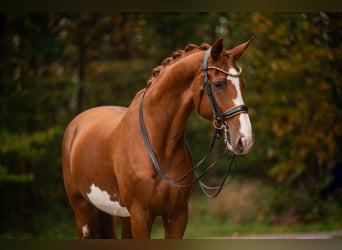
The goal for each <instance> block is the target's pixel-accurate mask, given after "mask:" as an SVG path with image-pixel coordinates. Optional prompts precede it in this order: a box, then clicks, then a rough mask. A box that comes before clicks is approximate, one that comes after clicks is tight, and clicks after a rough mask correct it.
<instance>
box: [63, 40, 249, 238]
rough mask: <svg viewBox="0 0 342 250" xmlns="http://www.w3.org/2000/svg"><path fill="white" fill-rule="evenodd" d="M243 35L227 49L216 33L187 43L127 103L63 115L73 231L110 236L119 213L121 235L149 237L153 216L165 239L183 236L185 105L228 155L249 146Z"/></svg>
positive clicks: (187, 162)
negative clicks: (219, 137)
mask: <svg viewBox="0 0 342 250" xmlns="http://www.w3.org/2000/svg"><path fill="white" fill-rule="evenodd" d="M251 41H252V39H250V40H249V41H247V42H245V43H242V44H240V45H238V46H236V47H235V48H233V49H231V50H225V49H224V48H223V41H222V39H218V40H217V41H216V42H215V43H214V44H213V45H212V46H210V45H208V44H202V45H201V46H197V45H193V44H189V45H188V46H186V48H185V49H184V50H178V51H176V52H174V53H173V54H172V57H169V58H167V59H165V60H164V61H163V63H162V65H161V66H158V67H156V68H155V69H154V70H153V71H152V77H151V78H150V80H149V81H148V84H147V87H146V88H145V89H144V90H142V91H140V92H138V93H137V94H136V96H135V98H134V99H133V100H132V102H131V104H130V105H129V107H128V108H126V107H118V106H103V107H96V108H92V109H89V110H86V111H84V112H82V113H81V114H79V115H78V116H76V117H75V118H74V119H73V120H72V121H71V122H70V124H69V125H68V127H67V129H66V131H65V134H64V138H63V145H62V165H63V177H64V184H65V188H66V192H67V196H68V199H69V201H70V204H71V206H72V208H73V210H74V214H75V217H76V224H77V232H78V236H79V238H113V237H116V220H115V218H116V217H122V238H149V237H150V232H151V228H152V224H153V221H154V219H155V217H157V216H161V218H162V221H163V225H164V228H165V238H182V237H183V234H184V231H185V227H186V224H187V219H188V201H189V198H190V193H191V185H188V184H189V183H190V184H191V183H192V182H193V181H194V179H195V174H194V173H193V172H191V169H192V168H193V164H192V159H191V156H190V155H189V151H188V148H187V142H186V139H185V129H186V124H187V120H188V119H189V116H190V114H191V112H192V110H194V108H196V109H197V110H198V112H199V114H200V115H201V116H202V117H204V118H206V119H207V120H209V121H211V122H212V124H213V125H214V127H216V129H217V130H219V131H221V132H222V134H223V135H224V138H225V143H226V147H227V148H228V149H229V150H230V151H232V152H233V153H234V154H246V153H248V152H249V150H250V148H251V147H252V144H253V136H252V128H251V123H250V119H249V116H248V113H247V111H248V109H247V107H246V106H245V105H244V102H243V98H242V91H243V88H244V82H243V79H242V77H241V76H240V73H241V69H240V68H239V67H237V65H236V63H235V61H236V60H237V59H238V58H239V57H240V56H241V55H242V54H243V52H244V51H245V50H246V48H247V47H248V46H249V44H250V43H251ZM203 93H205V94H203ZM139 124H140V126H139ZM151 151H152V152H151ZM151 154H152V156H154V157H152V156H151ZM156 164H160V165H159V167H160V169H156V168H155V165H156ZM157 170H159V171H157ZM160 172H162V173H160ZM186 173H188V174H187V175H185V174H186ZM184 175H185V176H184ZM181 176H184V178H181V180H180V181H178V182H177V185H174V183H172V180H177V179H179V178H180V177H181Z"/></svg>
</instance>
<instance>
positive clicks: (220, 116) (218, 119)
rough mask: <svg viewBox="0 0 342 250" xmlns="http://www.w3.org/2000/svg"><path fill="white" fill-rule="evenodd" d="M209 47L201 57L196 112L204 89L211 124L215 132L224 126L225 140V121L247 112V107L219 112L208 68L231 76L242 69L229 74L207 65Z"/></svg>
mask: <svg viewBox="0 0 342 250" xmlns="http://www.w3.org/2000/svg"><path fill="white" fill-rule="evenodd" d="M210 51H211V48H209V49H208V50H207V51H206V52H205V55H204V59H203V66H202V72H203V82H202V86H201V88H200V92H199V99H198V104H197V112H198V114H200V107H201V101H202V97H203V91H204V89H205V90H206V92H207V96H208V99H209V103H210V107H211V111H212V113H213V119H214V120H213V121H214V122H213V125H214V127H215V129H216V133H218V134H219V131H220V130H221V129H222V128H224V130H225V135H224V137H225V140H227V138H226V137H228V135H227V133H228V125H227V123H226V121H227V120H228V119H230V118H232V117H233V116H236V115H238V114H241V113H247V112H248V108H247V106H246V105H238V106H235V107H232V108H230V109H228V110H226V111H224V112H221V110H220V109H219V107H218V106H217V103H216V101H215V97H214V95H213V92H212V89H211V82H210V80H209V74H208V71H209V69H214V70H218V71H221V72H223V73H225V74H226V75H227V76H231V77H239V76H240V74H241V72H242V70H241V68H239V72H238V73H237V74H231V73H229V72H228V71H226V70H223V69H221V68H218V67H215V66H208V58H209V54H210Z"/></svg>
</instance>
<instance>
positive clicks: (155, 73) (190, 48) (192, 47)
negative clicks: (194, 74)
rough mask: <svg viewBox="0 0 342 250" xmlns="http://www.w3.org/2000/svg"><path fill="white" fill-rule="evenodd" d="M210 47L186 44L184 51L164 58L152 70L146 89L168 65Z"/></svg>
mask: <svg viewBox="0 0 342 250" xmlns="http://www.w3.org/2000/svg"><path fill="white" fill-rule="evenodd" d="M210 47H211V46H210V45H209V44H207V43H203V44H201V45H196V44H192V43H190V44H188V45H187V46H185V48H184V50H176V51H174V52H173V53H172V55H171V56H170V57H167V58H165V59H164V60H163V61H162V64H161V65H158V66H156V67H155V68H153V69H152V75H151V77H150V78H149V79H148V80H147V87H149V86H150V85H151V84H152V83H153V82H154V80H155V79H156V78H157V77H158V76H159V74H160V73H161V72H162V71H163V70H164V69H165V67H167V66H168V65H170V64H172V63H173V62H175V61H176V60H177V59H180V58H183V57H184V56H187V55H190V54H191V53H192V52H194V51H196V50H207V49H208V48H210Z"/></svg>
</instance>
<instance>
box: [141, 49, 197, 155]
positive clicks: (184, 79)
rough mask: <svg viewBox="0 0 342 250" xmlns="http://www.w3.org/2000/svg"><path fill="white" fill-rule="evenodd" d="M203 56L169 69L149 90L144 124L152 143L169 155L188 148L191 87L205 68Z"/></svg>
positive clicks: (195, 55) (185, 59) (181, 62)
mask: <svg viewBox="0 0 342 250" xmlns="http://www.w3.org/2000/svg"><path fill="white" fill-rule="evenodd" d="M201 55H202V53H199V52H198V53H194V54H192V55H188V56H186V57H185V58H181V59H179V61H177V62H174V63H173V64H171V65H169V66H167V68H165V69H164V70H163V71H162V72H161V73H160V75H159V76H158V77H157V78H156V79H155V81H154V82H153V83H152V85H151V86H150V87H149V88H148V89H147V92H146V95H145V99H144V109H143V110H144V111H143V112H144V121H145V124H146V128H147V131H148V135H149V138H150V141H151V144H152V145H153V146H154V147H155V148H157V149H160V150H162V149H164V150H165V151H167V152H164V153H165V154H170V155H171V154H174V152H175V151H177V150H179V149H183V148H184V138H185V137H184V135H185V129H186V124H187V121H188V119H189V116H190V114H191V112H192V110H193V109H194V104H193V92H192V89H191V84H192V82H193V80H194V76H195V75H196V72H197V71H199V70H200V68H201V66H200V64H201V61H202V57H203V55H202V56H201ZM160 153H163V152H160Z"/></svg>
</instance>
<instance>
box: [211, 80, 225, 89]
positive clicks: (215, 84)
mask: <svg viewBox="0 0 342 250" xmlns="http://www.w3.org/2000/svg"><path fill="white" fill-rule="evenodd" d="M213 85H214V88H215V89H222V88H223V82H222V81H217V82H213Z"/></svg>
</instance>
